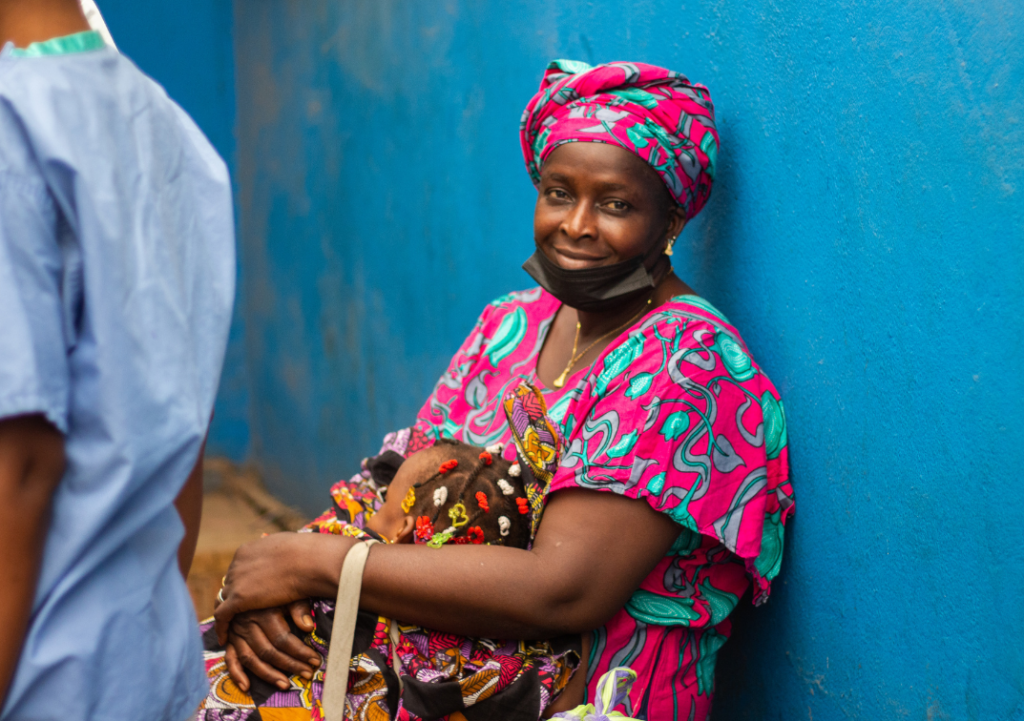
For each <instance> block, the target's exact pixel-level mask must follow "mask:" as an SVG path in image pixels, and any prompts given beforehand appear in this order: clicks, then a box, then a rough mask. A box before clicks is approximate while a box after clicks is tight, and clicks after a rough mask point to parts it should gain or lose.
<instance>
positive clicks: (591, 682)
mask: <svg viewBox="0 0 1024 721" xmlns="http://www.w3.org/2000/svg"><path fill="white" fill-rule="evenodd" d="M559 305H560V304H559V302H558V300H557V299H555V298H554V297H553V296H551V295H550V294H548V293H547V292H545V291H543V290H541V289H540V288H534V289H532V290H527V291H523V292H519V293H512V294H510V295H508V296H505V297H503V298H499V299H498V300H496V301H494V302H493V303H492V304H491V305H490V306H488V307H487V308H486V309H485V310H484V313H483V315H481V317H480V319H479V320H478V321H477V325H476V327H475V328H474V330H473V332H472V333H471V334H470V336H469V337H468V338H467V339H466V341H465V342H464V343H463V345H462V347H461V348H460V349H459V351H458V353H456V354H455V357H454V358H453V359H452V361H451V364H450V365H449V367H448V370H447V372H446V373H445V374H444V375H443V376H442V377H441V379H440V381H439V382H438V384H437V386H436V387H435V389H434V392H433V394H432V395H431V397H430V398H429V399H428V400H427V403H426V404H425V405H424V406H423V409H422V410H421V411H420V414H419V420H418V421H417V428H418V429H419V430H420V432H422V433H423V434H424V436H436V435H437V434H443V435H445V436H449V437H452V438H457V439H459V440H462V441H465V442H467V443H472V444H474V445H479V446H488V445H491V444H495V443H505V444H506V451H505V454H504V455H505V457H506V458H509V460H511V459H512V456H511V455H510V454H511V453H512V448H513V446H512V444H511V443H509V441H510V440H511V438H510V435H511V432H510V430H509V423H508V422H507V421H506V418H505V417H504V414H503V413H502V402H503V399H504V398H506V397H507V396H508V393H509V392H510V391H513V390H514V389H516V388H519V387H521V386H522V384H523V383H528V384H531V385H533V386H537V387H539V388H542V390H543V384H542V383H541V382H540V381H539V379H538V378H537V373H536V366H537V357H538V355H539V353H540V349H541V348H542V347H543V345H544V341H545V339H546V337H547V332H548V329H549V328H550V327H551V322H552V319H553V318H554V316H555V313H556V312H557V311H558V308H559ZM543 396H544V400H545V404H546V406H547V413H548V415H549V416H550V417H551V418H552V420H553V421H554V422H555V423H556V424H557V425H559V426H560V431H561V433H560V435H562V436H563V437H564V438H565V441H566V442H567V444H568V446H567V448H566V450H565V452H564V454H563V455H562V458H561V461H560V465H559V468H558V470H557V471H556V472H555V475H554V477H553V478H552V479H551V484H550V493H558V492H559V491H560V490H562V489H571V488H584V489H588V490H592V491H597V492H602V493H617V494H620V495H623V496H626V497H628V498H636V499H641V500H643V501H645V502H647V503H648V504H650V506H651V507H652V508H653V509H654V510H656V511H658V512H659V513H664V514H666V515H667V516H669V517H670V518H672V519H673V520H674V521H675V522H676V523H678V524H679V530H680V535H679V538H678V539H677V541H676V543H675V544H674V545H673V547H672V549H671V550H670V551H669V553H668V554H667V555H666V556H665V557H664V558H663V559H661V560H660V561H659V562H658V563H657V564H656V565H655V567H654V569H652V571H651V572H650V574H649V575H648V576H647V577H646V578H645V579H644V580H643V582H642V583H641V584H640V588H638V589H637V590H636V591H635V592H634V593H633V595H632V597H631V598H630V599H629V601H627V603H626V605H625V607H624V608H623V609H622V610H620V611H619V612H618V613H616V614H615V616H613V617H612V619H611V620H610V621H609V622H608V623H606V624H605V625H604V626H603V627H602V628H600V629H598V630H597V631H595V632H594V634H593V639H592V641H593V643H592V651H591V655H590V659H589V660H590V663H589V667H588V670H587V685H588V697H589V699H591V700H594V699H596V698H597V693H598V689H597V684H598V680H599V679H600V678H601V677H602V675H603V674H605V673H607V672H608V671H610V670H611V669H613V668H616V667H620V666H626V667H628V668H630V669H632V670H633V671H635V672H636V674H637V679H636V681H635V682H634V684H633V686H632V688H631V689H630V690H629V693H628V696H627V697H626V698H625V699H624V700H623V703H622V707H621V711H622V712H623V713H624V714H625V715H626V716H631V717H635V718H648V719H659V721H661V720H671V721H676V720H684V719H685V720H686V721H703V720H704V719H705V718H706V717H707V714H708V712H709V711H710V708H711V700H712V695H713V692H714V669H715V659H716V657H717V653H718V650H719V649H720V648H721V646H722V644H724V643H725V641H726V639H727V638H728V636H729V633H730V630H731V623H730V620H729V616H730V614H731V613H732V611H733V609H734V608H735V607H736V605H737V604H738V603H739V600H740V598H741V597H742V596H743V594H744V593H745V592H746V591H747V589H749V588H751V586H753V600H754V602H755V603H757V604H760V603H763V602H764V601H765V600H766V599H767V597H768V593H769V590H770V585H771V580H772V579H773V578H775V577H776V575H777V574H778V572H779V568H780V566H781V563H782V549H783V537H784V530H785V523H786V520H787V519H788V517H789V516H790V514H791V513H792V512H793V489H792V486H791V485H790V482H789V468H788V460H787V458H788V444H787V435H786V421H785V416H784V414H783V409H782V403H781V401H780V400H779V394H778V391H776V389H775V387H774V386H773V385H772V383H771V381H770V380H769V379H768V377H767V376H766V375H765V374H764V372H763V371H762V370H761V368H760V367H759V366H758V365H757V364H756V363H755V362H754V360H753V359H752V358H751V356H750V352H749V350H748V349H747V347H746V345H745V344H744V343H743V340H742V338H741V337H740V335H739V332H738V331H737V330H736V329H735V328H734V327H733V326H732V325H731V324H730V323H729V321H728V320H726V319H725V317H724V316H723V315H722V314H721V313H720V312H719V311H717V310H716V309H715V308H714V307H713V306H711V305H710V304H709V303H707V302H706V301H704V300H703V299H701V298H698V297H696V296H689V295H687V296H678V297H675V298H672V299H671V300H670V301H669V302H667V303H665V304H664V305H661V306H660V307H658V308H655V309H653V310H651V311H650V312H648V313H647V314H646V315H644V316H643V317H642V318H641V319H640V320H638V321H637V322H636V323H635V324H634V325H633V326H632V327H630V328H629V329H627V330H626V331H624V332H623V333H622V334H620V335H619V337H618V338H616V339H615V340H614V341H612V343H611V344H610V345H609V346H608V347H607V348H606V349H605V350H604V352H603V353H602V354H601V355H600V356H599V357H598V359H597V360H596V361H595V362H594V364H593V365H592V366H590V367H589V368H581V369H580V370H578V371H577V372H576V373H575V374H574V375H572V376H571V377H570V378H569V380H568V382H567V383H566V385H565V387H563V388H562V389H558V390H556V389H549V390H543ZM541 525H543V520H542V521H541ZM608 710H610V709H608Z"/></svg>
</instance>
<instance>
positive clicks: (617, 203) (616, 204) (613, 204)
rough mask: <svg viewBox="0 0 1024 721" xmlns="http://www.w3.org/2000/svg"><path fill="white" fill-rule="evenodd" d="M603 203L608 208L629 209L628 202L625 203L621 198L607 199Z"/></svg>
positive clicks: (616, 209)
mask: <svg viewBox="0 0 1024 721" xmlns="http://www.w3.org/2000/svg"><path fill="white" fill-rule="evenodd" d="M605 205H606V207H607V208H608V209H609V210H615V211H619V212H622V211H626V210H629V203H626V202H624V201H622V200H609V201H608V202H607V203H606V204H605Z"/></svg>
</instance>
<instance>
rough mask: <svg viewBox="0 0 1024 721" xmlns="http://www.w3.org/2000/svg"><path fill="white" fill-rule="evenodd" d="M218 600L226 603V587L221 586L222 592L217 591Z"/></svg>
mask: <svg viewBox="0 0 1024 721" xmlns="http://www.w3.org/2000/svg"><path fill="white" fill-rule="evenodd" d="M217 600H218V601H220V602H221V603H224V587H223V586H221V587H220V590H219V591H217Z"/></svg>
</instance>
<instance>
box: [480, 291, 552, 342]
mask: <svg viewBox="0 0 1024 721" xmlns="http://www.w3.org/2000/svg"><path fill="white" fill-rule="evenodd" d="M558 306H559V302H558V301H557V300H556V299H555V298H554V297H553V296H552V295H551V294H550V293H547V292H546V291H545V290H543V289H542V288H527V289H526V290H517V291H513V292H511V293H506V294H505V295H503V296H501V297H499V298H495V299H494V300H492V301H491V302H490V303H488V304H487V306H486V307H484V310H483V312H482V313H481V314H480V318H479V320H478V321H477V327H478V328H479V329H480V330H481V331H482V332H483V335H484V336H485V337H486V338H489V339H491V340H492V342H493V341H497V340H499V339H501V338H505V339H507V340H508V341H509V345H510V347H514V346H515V345H517V344H518V343H519V342H520V341H521V340H522V338H523V336H524V335H525V334H526V331H527V329H528V327H530V326H538V325H540V324H542V323H544V322H545V321H548V320H550V319H551V318H553V317H554V315H555V313H556V312H557V310H558Z"/></svg>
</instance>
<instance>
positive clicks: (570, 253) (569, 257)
mask: <svg viewBox="0 0 1024 721" xmlns="http://www.w3.org/2000/svg"><path fill="white" fill-rule="evenodd" d="M552 250H553V251H554V252H555V255H556V256H557V257H556V258H555V259H554V260H555V262H556V263H558V265H560V266H562V267H563V268H566V269H567V270H578V269H580V268H593V267H596V266H599V265H604V263H605V261H606V260H608V256H606V255H591V254H589V253H581V252H579V251H578V250H571V249H569V248H552Z"/></svg>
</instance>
